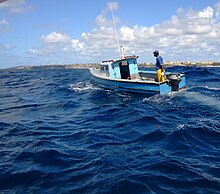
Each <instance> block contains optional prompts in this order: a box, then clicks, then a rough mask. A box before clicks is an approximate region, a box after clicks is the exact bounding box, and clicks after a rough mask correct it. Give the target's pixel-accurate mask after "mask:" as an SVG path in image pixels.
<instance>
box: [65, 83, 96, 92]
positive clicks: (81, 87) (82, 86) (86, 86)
mask: <svg viewBox="0 0 220 194" xmlns="http://www.w3.org/2000/svg"><path fill="white" fill-rule="evenodd" d="M68 88H70V89H71V90H73V91H75V92H82V91H86V90H97V89H98V88H97V87H95V86H94V85H92V84H91V83H90V82H77V83H75V84H70V85H69V86H68Z"/></svg>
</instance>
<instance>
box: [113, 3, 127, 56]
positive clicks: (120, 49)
mask: <svg viewBox="0 0 220 194" xmlns="http://www.w3.org/2000/svg"><path fill="white" fill-rule="evenodd" d="M110 8H111V13H112V21H113V25H114V30H115V36H116V40H117V43H118V52H119V56H120V58H124V51H123V47H122V45H121V46H120V43H119V38H118V32H117V29H116V24H115V17H114V14H113V10H112V4H111V3H110Z"/></svg>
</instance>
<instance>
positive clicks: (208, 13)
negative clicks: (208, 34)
mask: <svg viewBox="0 0 220 194" xmlns="http://www.w3.org/2000/svg"><path fill="white" fill-rule="evenodd" d="M198 15H199V18H213V15H214V10H213V9H212V8H211V7H207V8H205V9H204V10H203V11H200V12H199V14H198Z"/></svg>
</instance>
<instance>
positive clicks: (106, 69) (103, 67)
mask: <svg viewBox="0 0 220 194" xmlns="http://www.w3.org/2000/svg"><path fill="white" fill-rule="evenodd" d="M100 70H101V71H104V72H106V71H108V65H101V67H100Z"/></svg>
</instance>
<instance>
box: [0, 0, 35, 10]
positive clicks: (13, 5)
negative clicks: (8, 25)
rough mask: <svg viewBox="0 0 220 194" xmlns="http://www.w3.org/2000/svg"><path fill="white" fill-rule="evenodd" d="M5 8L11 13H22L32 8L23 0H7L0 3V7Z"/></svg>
mask: <svg viewBox="0 0 220 194" xmlns="http://www.w3.org/2000/svg"><path fill="white" fill-rule="evenodd" d="M1 8H4V9H7V10H8V11H9V12H11V13H23V12H28V11H30V10H32V6H31V5H29V4H27V3H26V1H25V0H7V1H5V2H3V3H1V4H0V9H1Z"/></svg>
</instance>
